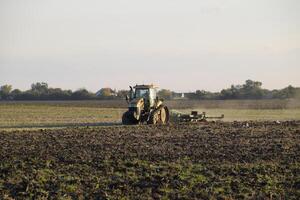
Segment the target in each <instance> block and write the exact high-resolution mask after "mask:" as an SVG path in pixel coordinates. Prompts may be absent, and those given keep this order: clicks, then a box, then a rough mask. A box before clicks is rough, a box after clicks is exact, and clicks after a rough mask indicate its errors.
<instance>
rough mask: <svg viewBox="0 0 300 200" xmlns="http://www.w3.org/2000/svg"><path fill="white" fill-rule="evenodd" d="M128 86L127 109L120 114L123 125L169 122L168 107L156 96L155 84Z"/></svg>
mask: <svg viewBox="0 0 300 200" xmlns="http://www.w3.org/2000/svg"><path fill="white" fill-rule="evenodd" d="M129 87H130V92H129V96H128V95H126V101H127V103H128V110H127V111H126V112H125V113H124V114H123V116H122V123H123V124H124V125H134V124H142V123H147V124H166V123H168V122H169V115H170V114H169V109H168V107H167V106H165V105H164V104H163V99H159V98H158V96H157V89H158V88H157V87H156V86H154V85H136V86H134V87H131V86H129Z"/></svg>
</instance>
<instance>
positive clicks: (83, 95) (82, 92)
mask: <svg viewBox="0 0 300 200" xmlns="http://www.w3.org/2000/svg"><path fill="white" fill-rule="evenodd" d="M71 97H72V99H74V100H87V99H92V98H94V94H92V93H90V92H89V91H87V90H86V89H84V88H82V89H79V90H76V91H75V92H73V93H72V96H71Z"/></svg>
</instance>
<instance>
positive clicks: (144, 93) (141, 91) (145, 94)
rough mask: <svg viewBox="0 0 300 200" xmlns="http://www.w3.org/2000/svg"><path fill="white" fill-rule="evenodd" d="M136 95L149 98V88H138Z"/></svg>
mask: <svg viewBox="0 0 300 200" xmlns="http://www.w3.org/2000/svg"><path fill="white" fill-rule="evenodd" d="M135 97H136V98H149V89H136V90H135Z"/></svg>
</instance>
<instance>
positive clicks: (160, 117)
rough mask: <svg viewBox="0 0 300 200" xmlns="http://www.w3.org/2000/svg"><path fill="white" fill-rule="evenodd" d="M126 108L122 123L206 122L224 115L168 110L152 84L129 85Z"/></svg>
mask: <svg viewBox="0 0 300 200" xmlns="http://www.w3.org/2000/svg"><path fill="white" fill-rule="evenodd" d="M126 101H127V103H128V110H127V111H126V112H125V113H124V114H123V116H122V123H123V124H124V125H134V124H142V123H147V124H166V123H168V122H169V121H170V119H171V120H172V121H174V122H206V121H207V120H208V119H223V118H224V115H221V116H217V117H208V116H206V113H205V112H202V113H201V114H200V113H198V112H197V111H192V112H191V114H183V113H180V112H176V111H171V112H170V111H169V109H168V107H167V106H166V105H164V102H163V99H159V98H158V96H157V87H156V86H154V85H136V86H134V87H131V86H130V92H129V96H128V95H126Z"/></svg>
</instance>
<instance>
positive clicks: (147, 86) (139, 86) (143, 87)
mask: <svg viewBox="0 0 300 200" xmlns="http://www.w3.org/2000/svg"><path fill="white" fill-rule="evenodd" d="M134 88H135V89H150V88H153V89H156V88H158V87H157V86H155V85H153V84H151V85H136V86H134Z"/></svg>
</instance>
